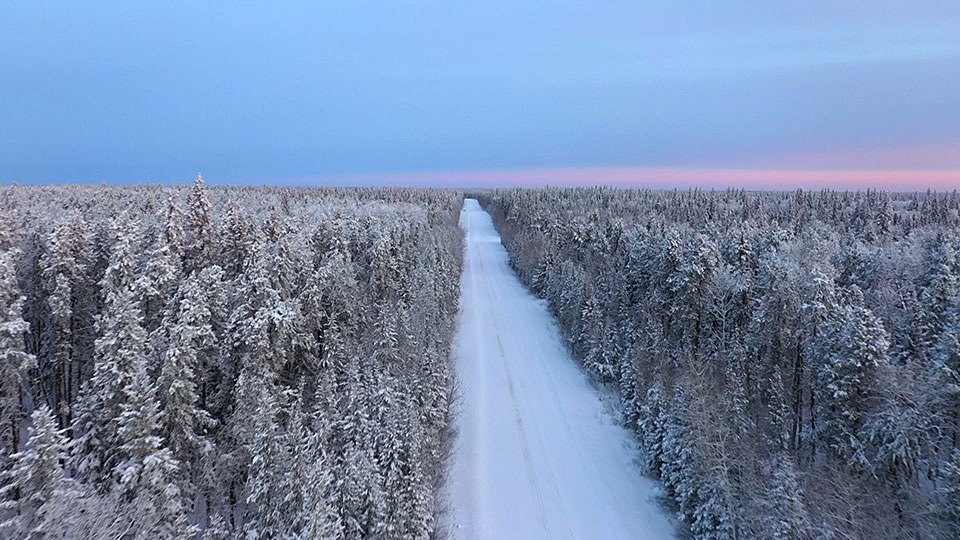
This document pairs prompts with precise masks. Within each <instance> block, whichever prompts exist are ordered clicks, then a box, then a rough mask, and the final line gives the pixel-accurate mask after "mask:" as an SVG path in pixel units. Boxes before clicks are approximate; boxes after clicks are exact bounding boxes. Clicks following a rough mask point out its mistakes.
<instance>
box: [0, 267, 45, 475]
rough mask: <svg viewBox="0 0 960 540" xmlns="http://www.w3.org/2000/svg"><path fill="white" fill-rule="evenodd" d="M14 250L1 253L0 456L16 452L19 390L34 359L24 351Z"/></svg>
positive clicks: (17, 443)
mask: <svg viewBox="0 0 960 540" xmlns="http://www.w3.org/2000/svg"><path fill="white" fill-rule="evenodd" d="M17 255H18V253H17V251H13V250H8V251H5V252H2V253H0V455H2V456H9V455H10V454H12V453H14V452H16V451H17V450H19V445H20V421H21V407H20V399H21V388H22V387H23V383H24V381H25V376H26V374H27V371H28V370H29V369H31V368H34V367H36V358H35V357H34V356H33V355H31V354H29V353H27V352H26V341H25V335H26V333H27V331H28V329H29V325H28V324H27V322H26V321H25V320H23V315H22V310H23V301H24V298H23V296H21V295H20V287H19V284H18V283H17V274H16V269H15V267H14V260H15V258H16V257H17Z"/></svg>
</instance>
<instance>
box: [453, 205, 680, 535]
mask: <svg viewBox="0 0 960 540" xmlns="http://www.w3.org/2000/svg"><path fill="white" fill-rule="evenodd" d="M460 225H461V227H463V228H464V230H465V231H466V253H465V258H464V272H463V278H462V282H461V298H460V309H461V312H460V316H459V329H458V337H457V343H456V359H455V368H456V373H457V377H458V379H459V380H458V382H459V385H460V390H461V402H460V404H459V407H458V409H459V411H460V416H459V419H458V429H459V436H458V439H457V441H456V442H455V447H454V454H453V462H452V464H451V467H450V478H449V479H448V483H447V490H448V493H447V495H448V497H449V502H450V506H451V509H450V516H449V517H448V519H449V520H450V523H449V524H448V525H449V529H450V532H451V534H452V535H453V537H454V538H462V539H472V538H484V539H486V538H490V539H507V538H519V539H535V538H583V539H601V538H633V539H647V538H649V539H654V538H656V539H660V538H674V537H675V536H676V533H675V524H674V522H673V521H672V519H671V518H670V517H669V516H668V515H667V513H666V512H664V510H663V509H662V508H661V507H660V505H659V504H658V502H657V501H656V497H657V496H659V495H660V493H661V491H660V488H659V486H658V484H657V483H656V482H654V481H653V480H651V479H649V478H647V477H644V476H643V475H642V472H641V471H640V468H639V467H638V465H637V464H636V463H635V459H636V458H637V450H636V448H637V445H636V442H635V439H634V438H633V436H632V435H631V433H630V432H629V431H627V430H626V429H625V428H623V427H621V426H619V425H617V424H616V423H615V421H614V419H613V418H612V417H611V416H610V414H609V413H608V412H607V411H606V410H605V409H604V406H603V403H602V402H601V400H600V398H599V397H598V394H597V392H596V390H595V389H594V388H593V387H592V386H591V385H590V382H589V381H588V380H587V377H586V375H585V374H584V372H583V371H581V370H580V368H579V366H578V365H577V364H576V363H575V361H574V359H573V358H571V356H570V354H569V352H567V350H566V349H565V348H564V347H563V345H562V343H561V339H560V336H559V333H558V329H557V326H556V322H555V321H554V319H553V317H552V316H551V315H550V313H549V311H548V310H547V307H546V305H545V303H544V302H543V301H541V300H538V299H537V298H536V297H534V296H533V295H532V294H531V293H530V292H529V291H528V290H527V289H526V288H525V287H524V286H523V285H522V284H521V283H520V281H519V279H518V278H517V276H516V274H514V272H513V270H512V269H511V268H510V266H509V264H508V258H507V253H506V250H505V249H504V248H503V246H502V245H501V243H500V236H499V235H498V234H497V231H496V229H495V228H494V226H493V222H492V220H491V218H490V216H489V215H488V214H487V213H486V212H484V211H483V210H482V209H481V207H480V205H479V204H478V203H477V201H476V200H473V199H468V200H467V201H466V204H465V205H464V209H463V211H462V213H461V217H460Z"/></svg>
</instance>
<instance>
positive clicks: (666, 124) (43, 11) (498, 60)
mask: <svg viewBox="0 0 960 540" xmlns="http://www.w3.org/2000/svg"><path fill="white" fill-rule="evenodd" d="M767 4H770V5H764V3H761V2H752V1H751V2H738V1H733V2H676V1H664V2H640V1H636V0H634V1H614V2H602V1H601V2H582V1H577V2H572V1H571V2H566V1H551V2H537V1H531V2H515V1H511V2H506V1H502V0H489V1H487V2H470V3H467V2H452V1H446V2H439V1H438V2H426V1H423V2H277V3H266V2H263V3H251V2H223V3H216V2H176V1H174V2H137V1H133V2H18V3H7V4H6V5H5V6H4V7H3V8H2V9H3V16H2V17H0V117H2V118H3V121H2V123H0V125H2V128H0V182H12V181H16V182H21V183H61V182H84V183H99V182H118V183H134V182H143V181H153V182H177V181H189V180H190V179H191V178H192V177H193V176H194V175H195V174H196V172H197V171H198V170H202V171H203V173H204V176H205V177H206V178H208V179H210V180H212V181H214V182H219V183H318V182H324V181H327V180H329V179H332V178H335V179H338V181H341V182H347V183H350V182H352V181H360V180H356V179H358V178H363V179H366V180H362V182H372V183H376V182H377V180H376V179H377V178H400V177H403V176H402V175H410V174H421V173H422V174H435V173H442V175H445V176H443V178H447V177H449V183H457V179H456V177H457V173H460V172H464V173H471V174H473V173H476V172H477V171H528V170H583V171H589V170H593V169H597V168H601V169H602V168H621V169H622V168H644V169H651V168H652V169H658V168H668V169H696V170H707V169H718V170H719V169H722V170H727V171H729V170H743V169H760V170H778V171H783V170H790V171H795V170H801V171H802V170H821V171H822V170H851V169H852V170H871V171H874V170H904V171H920V170H931V169H936V170H940V171H943V170H960V2H956V1H955V0H954V1H951V2H913V1H910V2H908V1H904V2H885V1H859V0H855V1H851V2H843V3H840V2H836V1H824V0H809V1H804V2H790V3H783V2H771V3H767ZM837 4H842V5H837ZM397 175H401V176H397ZM429 177H430V178H438V177H437V176H429ZM957 180H958V183H960V178H958V179H957ZM505 182H506V183H509V180H505ZM437 183H447V181H445V180H437Z"/></svg>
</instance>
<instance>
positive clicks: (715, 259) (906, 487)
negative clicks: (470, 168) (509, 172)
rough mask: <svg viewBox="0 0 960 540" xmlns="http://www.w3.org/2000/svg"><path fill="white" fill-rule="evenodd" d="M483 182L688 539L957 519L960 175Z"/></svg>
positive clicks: (832, 531) (880, 529) (914, 528)
mask: <svg viewBox="0 0 960 540" xmlns="http://www.w3.org/2000/svg"><path fill="white" fill-rule="evenodd" d="M480 199H481V202H482V203H483V204H484V206H485V207H486V208H487V209H488V210H489V211H491V213H492V214H493V216H494V219H495V222H496V224H497V226H498V228H499V230H500V233H501V235H502V237H503V241H504V243H505V245H506V246H507V249H508V251H509V253H510V255H511V259H512V263H513V264H514V266H515V268H516V269H517V270H518V273H519V274H520V275H521V278H522V279H523V280H524V281H525V282H526V283H527V284H528V285H529V286H530V287H531V288H533V289H534V290H535V291H536V292H537V293H538V294H539V295H541V296H542V297H544V298H545V299H547V300H548V302H549V304H550V306H551V308H552V310H553V312H554V313H555V314H556V316H557V318H558V319H559V322H560V326H561V327H562V329H563V331H564V333H565V335H566V336H567V337H568V339H569V344H570V347H571V348H572V350H573V352H574V353H575V355H576V357H578V358H579V359H580V360H581V361H582V362H583V365H584V366H585V368H586V369H588V370H590V371H591V372H592V373H594V374H595V375H596V377H597V378H598V379H600V380H602V381H606V382H608V383H609V384H611V385H613V386H615V387H617V388H618V389H619V393H620V396H621V398H622V404H623V414H624V422H625V423H626V424H627V425H629V426H630V427H631V428H633V429H634V430H636V432H637V434H638V438H639V439H640V441H641V445H642V447H643V448H642V450H643V455H644V456H645V458H646V461H647V465H648V467H649V470H650V472H651V473H653V474H655V475H656V476H658V477H659V478H660V479H661V481H662V482H663V485H664V487H665V490H666V492H667V494H668V495H669V496H670V498H672V499H673V501H674V502H675V505H676V508H677V509H678V512H679V514H680V516H681V518H682V519H683V520H684V521H685V522H686V523H688V524H689V527H690V531H691V534H692V535H693V536H694V537H695V538H698V539H717V540H720V539H724V540H725V539H783V540H788V539H790V540H799V539H853V538H862V539H866V538H870V539H882V538H891V539H892V538H898V539H906V538H960V234H958V226H960V219H958V214H957V211H958V204H960V197H958V195H957V194H956V193H955V192H954V193H949V194H944V193H929V192H928V193H925V194H924V193H919V194H892V193H884V192H878V191H867V192H858V193H841V192H833V191H822V192H803V191H796V192H794V193H748V192H744V191H737V190H729V191H723V192H704V191H685V192H681V191H673V192H657V191H645V190H644V191H637V190H615V189H599V188H595V189H588V188H585V189H551V188H547V189H537V190H498V191H493V192H487V193H482V194H481V195H480Z"/></svg>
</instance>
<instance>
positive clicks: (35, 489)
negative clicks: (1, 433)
mask: <svg viewBox="0 0 960 540" xmlns="http://www.w3.org/2000/svg"><path fill="white" fill-rule="evenodd" d="M30 419H31V426H30V429H29V433H30V438H29V440H28V441H27V444H26V447H25V448H24V449H23V450H22V451H20V452H17V453H15V454H13V455H12V456H11V459H12V460H13V465H12V467H11V468H10V469H9V470H8V471H6V474H5V477H4V486H3V488H2V489H0V497H2V498H3V499H5V501H4V502H3V503H2V504H0V510H3V511H5V512H7V513H9V514H10V519H8V520H7V521H6V522H4V523H2V524H0V531H6V532H7V534H9V535H11V536H12V537H14V538H40V537H42V536H40V534H39V533H40V531H39V524H40V523H41V522H42V516H41V515H40V511H41V508H42V507H43V505H44V504H45V503H46V502H47V501H49V500H50V499H52V498H53V497H54V494H55V492H56V491H57V490H58V489H60V488H61V486H62V484H63V481H64V472H63V466H62V464H61V463H62V461H63V459H64V458H65V457H66V450H67V441H66V438H65V436H64V434H63V431H62V430H60V429H58V427H57V421H56V419H54V417H53V414H52V412H51V411H50V409H49V408H48V407H47V406H46V405H41V406H40V407H38V408H37V409H36V410H35V411H34V412H33V414H32V415H31V416H30Z"/></svg>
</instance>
